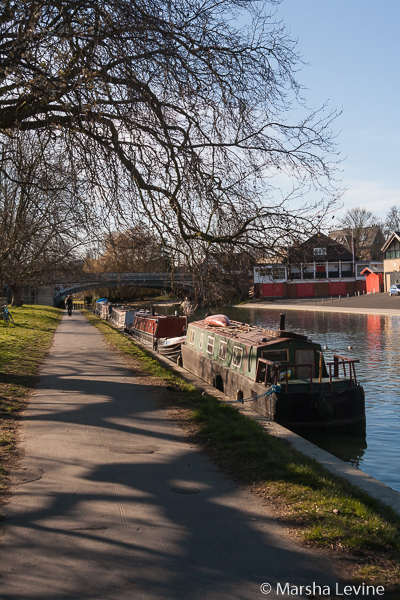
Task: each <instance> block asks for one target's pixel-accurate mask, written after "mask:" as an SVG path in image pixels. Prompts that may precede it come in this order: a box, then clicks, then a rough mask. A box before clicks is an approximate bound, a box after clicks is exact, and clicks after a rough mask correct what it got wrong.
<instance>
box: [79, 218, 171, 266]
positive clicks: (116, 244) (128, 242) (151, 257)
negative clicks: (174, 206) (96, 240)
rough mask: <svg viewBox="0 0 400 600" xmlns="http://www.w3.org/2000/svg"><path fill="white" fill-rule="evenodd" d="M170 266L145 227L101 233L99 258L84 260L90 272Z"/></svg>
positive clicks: (153, 236) (160, 246)
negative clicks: (120, 231)
mask: <svg viewBox="0 0 400 600" xmlns="http://www.w3.org/2000/svg"><path fill="white" fill-rule="evenodd" d="M169 269H170V264H169V260H168V257H167V256H166V254H165V252H164V251H163V248H162V245H161V243H160V241H159V240H157V238H156V237H155V235H154V232H152V231H149V230H146V229H145V228H144V227H135V228H132V229H127V230H125V231H124V232H123V233H119V232H115V231H114V232H110V233H108V234H106V235H104V236H103V238H102V250H101V252H100V253H99V257H98V258H96V259H86V261H85V270H86V271H88V272H93V273H106V272H116V273H122V272H125V273H126V272H128V273H151V272H165V271H168V270H169Z"/></svg>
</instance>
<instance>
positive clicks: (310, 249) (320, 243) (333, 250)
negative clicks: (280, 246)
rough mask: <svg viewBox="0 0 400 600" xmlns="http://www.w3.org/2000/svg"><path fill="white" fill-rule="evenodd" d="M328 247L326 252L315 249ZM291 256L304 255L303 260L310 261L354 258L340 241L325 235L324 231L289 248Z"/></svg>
mask: <svg viewBox="0 0 400 600" xmlns="http://www.w3.org/2000/svg"><path fill="white" fill-rule="evenodd" d="M316 248H321V249H326V254H321V255H317V254H315V253H314V249H316ZM289 252H290V255H291V257H293V256H294V255H296V254H299V255H303V256H304V259H305V260H302V261H301V262H309V261H310V260H331V261H332V260H352V259H353V254H352V252H350V251H349V250H348V248H346V246H344V245H343V244H341V243H340V242H338V241H337V240H335V239H333V238H331V237H329V236H327V235H325V234H324V233H321V232H319V233H316V234H314V235H312V236H311V237H310V238H309V239H308V240H306V241H305V242H303V243H302V244H298V245H297V246H292V247H291V248H290V250H289Z"/></svg>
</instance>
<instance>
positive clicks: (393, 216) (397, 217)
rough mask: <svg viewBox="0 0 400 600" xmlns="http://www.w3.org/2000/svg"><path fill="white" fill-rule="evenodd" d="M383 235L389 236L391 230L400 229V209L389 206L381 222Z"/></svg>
mask: <svg viewBox="0 0 400 600" xmlns="http://www.w3.org/2000/svg"><path fill="white" fill-rule="evenodd" d="M383 227H384V234H385V237H386V238H387V237H389V235H390V234H391V233H393V231H400V209H399V208H398V207H397V206H391V207H390V208H389V210H388V213H387V215H386V218H385V220H384V223H383Z"/></svg>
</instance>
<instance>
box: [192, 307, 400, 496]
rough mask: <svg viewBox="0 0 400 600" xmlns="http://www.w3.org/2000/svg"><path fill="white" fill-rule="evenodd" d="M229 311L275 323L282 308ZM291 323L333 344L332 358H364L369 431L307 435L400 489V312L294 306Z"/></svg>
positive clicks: (361, 370) (361, 373)
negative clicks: (370, 312)
mask: <svg viewBox="0 0 400 600" xmlns="http://www.w3.org/2000/svg"><path fill="white" fill-rule="evenodd" d="M223 312H224V313H226V314H227V315H228V316H229V317H230V318H232V319H235V320H237V321H242V322H244V323H252V324H254V325H259V326H262V327H266V328H268V327H271V328H274V329H275V328H278V327H279V314H280V312H281V311H279V310H264V309H245V308H243V309H242V308H226V309H225V310H224V311H223ZM196 316H197V315H196ZM199 316H200V315H199ZM286 329H288V330H291V331H295V332H297V333H301V334H306V335H308V336H309V337H311V338H312V340H313V341H314V342H319V343H320V344H321V345H322V346H327V347H328V349H327V350H325V351H324V355H325V360H328V361H329V360H332V359H333V354H341V355H344V356H349V357H350V358H358V359H359V360H360V363H359V364H358V365H356V373H357V377H358V379H359V381H360V383H361V385H363V387H364V390H365V403H366V416H367V427H366V435H363V434H362V433H361V434H360V433H348V434H339V433H335V434H327V432H326V431H324V432H323V433H320V432H315V431H314V432H313V431H308V432H301V435H303V436H304V437H307V438H308V439H309V440H310V441H312V442H314V443H315V444H317V445H318V446H320V447H321V448H324V449H325V450H328V451H329V452H332V454H335V455H336V456H338V457H340V458H342V459H343V460H345V461H347V462H350V463H352V464H354V465H357V466H359V467H360V469H362V470H363V471H365V472H366V473H368V474H369V475H372V477H375V478H376V479H379V480H380V481H383V482H384V483H386V484H387V485H389V486H390V487H392V488H393V489H395V490H397V491H399V492H400V347H399V346H400V343H399V338H400V336H399V332H400V317H397V316H392V317H386V316H378V315H352V314H346V313H322V312H315V313H314V312H306V311H293V310H288V311H286ZM348 346H352V349H349V348H348Z"/></svg>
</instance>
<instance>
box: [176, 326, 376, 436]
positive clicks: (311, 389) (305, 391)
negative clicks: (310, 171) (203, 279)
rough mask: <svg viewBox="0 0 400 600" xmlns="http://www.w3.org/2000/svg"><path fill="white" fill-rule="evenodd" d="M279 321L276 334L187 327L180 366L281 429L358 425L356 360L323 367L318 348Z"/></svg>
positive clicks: (361, 403)
mask: <svg viewBox="0 0 400 600" xmlns="http://www.w3.org/2000/svg"><path fill="white" fill-rule="evenodd" d="M282 317H283V315H282ZM282 317H281V327H280V329H279V330H271V329H262V328H260V327H255V326H251V325H246V324H244V323H239V322H236V321H231V322H230V324H229V325H223V324H221V323H220V324H217V323H216V321H215V323H214V324H212V323H211V322H210V319H208V320H207V319H206V320H202V321H196V322H193V323H190V324H189V326H188V331H187V337H186V343H185V344H183V345H182V365H183V367H184V368H185V369H186V370H188V371H190V372H192V373H194V374H195V375H197V376H198V377H200V378H201V379H203V380H205V381H207V382H208V383H211V384H212V385H213V386H214V387H215V388H216V389H218V390H220V391H223V392H224V393H225V394H226V395H228V396H230V397H231V398H235V399H237V400H242V401H245V402H246V403H248V404H249V406H250V407H251V408H253V409H254V410H256V411H257V412H259V413H261V414H263V415H264V416H266V417H267V418H268V419H271V420H272V421H276V422H277V423H279V424H281V425H283V426H285V427H288V428H292V429H293V428H302V427H307V428H310V427H321V428H326V427H346V426H354V425H360V426H364V425H365V400H364V390H363V388H362V386H361V385H360V384H359V382H358V381H357V377H356V372H355V364H356V363H357V362H359V361H358V360H354V359H351V358H348V357H344V356H339V355H334V360H333V361H332V362H329V363H326V364H325V360H324V356H323V352H322V348H321V346H320V344H318V343H314V342H312V341H310V340H309V339H308V338H307V337H306V336H304V335H299V334H296V333H293V332H290V331H285V326H284V317H283V318H282ZM218 321H221V319H218Z"/></svg>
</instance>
